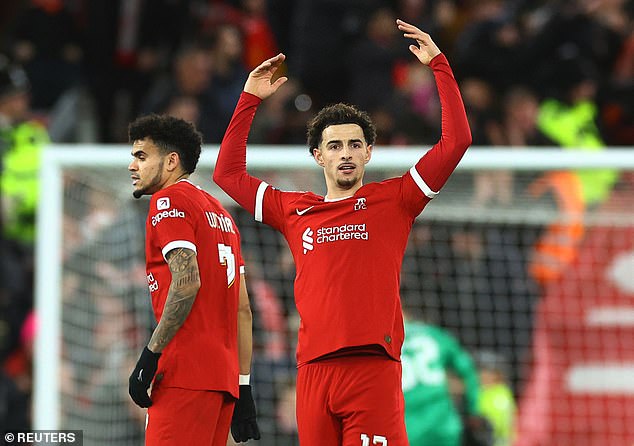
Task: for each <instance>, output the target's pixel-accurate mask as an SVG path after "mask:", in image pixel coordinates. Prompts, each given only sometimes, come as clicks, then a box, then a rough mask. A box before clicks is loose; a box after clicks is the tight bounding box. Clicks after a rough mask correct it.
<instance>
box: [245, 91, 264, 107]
mask: <svg viewBox="0 0 634 446" xmlns="http://www.w3.org/2000/svg"><path fill="white" fill-rule="evenodd" d="M240 99H242V100H243V101H244V102H245V103H246V104H247V105H249V106H251V105H260V102H262V99H260V98H259V97H257V96H256V95H254V94H251V93H247V92H246V91H243V92H242V94H240Z"/></svg>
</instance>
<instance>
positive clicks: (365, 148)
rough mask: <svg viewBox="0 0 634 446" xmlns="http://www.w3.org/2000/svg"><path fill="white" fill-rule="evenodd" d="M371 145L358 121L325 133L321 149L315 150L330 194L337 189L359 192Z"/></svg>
mask: <svg viewBox="0 0 634 446" xmlns="http://www.w3.org/2000/svg"><path fill="white" fill-rule="evenodd" d="M371 155H372V146H369V145H368V144H367V143H366V141H365V137H364V136H363V130H362V129H361V127H359V126H358V125H357V124H338V125H331V126H329V127H326V128H325V129H324V131H323V132H322V138H321V143H320V145H319V148H317V149H315V150H314V157H315V160H316V161H317V164H319V165H320V166H322V167H323V168H324V174H325V176H326V185H327V186H328V195H329V196H331V198H335V197H332V194H333V193H334V192H336V191H344V192H352V193H354V192H356V190H357V189H358V188H360V187H361V186H362V185H363V174H364V172H365V165H366V164H367V162H368V161H370V157H371Z"/></svg>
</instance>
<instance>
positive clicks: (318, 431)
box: [213, 20, 471, 446]
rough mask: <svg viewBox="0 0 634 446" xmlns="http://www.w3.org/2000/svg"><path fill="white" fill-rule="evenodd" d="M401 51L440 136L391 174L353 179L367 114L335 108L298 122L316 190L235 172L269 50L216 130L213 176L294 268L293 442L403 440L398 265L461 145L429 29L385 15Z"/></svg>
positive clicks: (269, 87)
mask: <svg viewBox="0 0 634 446" xmlns="http://www.w3.org/2000/svg"><path fill="white" fill-rule="evenodd" d="M396 26H397V27H398V29H399V30H400V31H402V32H403V35H404V37H406V38H408V39H414V41H415V42H414V43H416V44H415V45H410V47H409V48H410V51H411V52H412V53H413V54H414V56H416V57H417V58H418V60H419V61H420V62H421V63H422V64H423V65H426V66H428V67H429V68H430V69H431V70H432V72H433V74H434V76H435V79H436V84H437V88H438V93H439V97H440V103H441V106H442V135H441V137H440V140H439V141H438V142H437V143H436V144H435V145H434V146H433V147H432V148H431V150H429V151H428V152H427V153H425V154H424V155H423V156H422V158H421V159H420V160H419V161H418V162H417V163H416V164H415V165H414V166H412V168H411V169H410V170H409V171H408V172H406V173H405V174H404V175H403V176H400V177H397V178H393V179H389V180H385V181H382V182H377V183H368V184H364V183H363V176H364V171H365V165H366V163H368V162H369V161H370V158H371V156H372V149H373V144H374V141H375V136H376V135H375V133H376V132H375V128H374V125H373V124H372V122H371V120H370V118H369V116H368V115H367V113H365V112H362V111H360V110H358V109H357V108H355V107H353V106H350V105H346V104H341V103H340V104H336V105H332V106H329V107H326V108H324V109H322V110H321V111H320V112H319V113H317V115H316V116H315V117H314V118H313V119H312V120H311V122H310V123H309V124H308V132H307V133H308V145H309V150H310V153H311V154H312V156H313V157H314V159H315V162H316V163H317V164H318V165H319V166H321V167H322V168H323V171H324V177H325V180H326V194H325V196H321V195H318V194H315V193H312V192H283V191H280V190H278V189H276V188H274V187H272V186H270V185H268V184H267V183H266V182H264V181H262V180H260V179H258V178H255V177H253V176H251V175H249V174H248V173H247V170H246V144H247V138H248V134H249V130H250V126H251V122H252V120H253V117H254V116H255V113H256V110H257V108H258V105H259V104H260V102H261V101H262V100H264V99H266V98H267V97H269V96H270V95H271V94H273V93H274V92H275V91H276V90H277V89H278V88H279V87H280V86H281V85H282V84H283V83H284V82H285V81H286V78H285V77H280V78H278V79H274V74H275V71H276V70H277V69H278V68H279V67H280V65H281V64H282V62H283V61H284V58H285V56H284V55H283V54H279V55H277V56H275V57H273V58H271V59H268V60H266V61H264V62H263V63H262V64H261V65H260V66H258V67H257V68H255V69H254V70H253V71H252V72H251V73H250V74H249V77H248V79H247V81H246V83H245V86H244V92H243V93H242V95H241V96H240V99H239V101H238V104H237V105H236V109H235V111H234V115H233V118H232V120H231V122H230V124H229V127H228V129H227V132H226V133H225V136H224V139H223V141H222V145H221V148H220V153H219V156H218V161H217V164H216V168H215V170H214V174H213V179H214V181H215V182H216V183H217V184H218V185H219V186H220V187H221V188H222V189H224V190H225V191H226V192H227V193H228V194H229V195H230V196H231V197H232V198H233V199H234V200H236V201H237V202H238V203H239V204H240V205H241V206H243V207H244V208H245V209H246V210H248V211H249V212H251V213H252V214H253V215H254V217H255V219H256V220H257V221H261V222H264V223H266V224H269V225H271V226H272V227H274V228H276V229H277V230H279V231H280V232H281V233H282V234H283V235H284V237H285V238H286V240H287V242H288V245H289V247H290V250H291V252H292V254H293V258H294V260H295V266H296V277H295V303H296V306H297V309H298V312H299V315H300V318H301V324H300V328H299V337H298V345H297V363H298V371H297V422H298V431H299V441H300V444H301V445H302V446H317V445H345V446H348V445H350V446H352V445H354V446H369V445H388V444H389V445H390V446H401V445H406V444H407V436H406V432H405V423H404V418H403V412H404V403H403V393H402V390H401V363H400V355H401V346H402V344H403V336H404V334H403V316H402V312H401V305H400V297H399V285H400V284H399V281H400V271H401V263H402V261H403V256H404V252H405V247H406V244H407V239H408V236H409V233H410V230H411V227H412V225H413V223H414V220H415V218H416V217H417V216H418V214H420V213H421V211H422V210H423V208H424V207H425V206H426V205H427V203H429V201H430V200H431V199H432V198H434V197H435V196H436V194H437V193H438V191H439V190H440V189H441V187H442V186H443V185H444V184H445V182H446V181H447V179H448V178H449V176H450V175H451V173H452V172H453V171H454V169H455V168H456V166H457V165H458V163H459V161H460V159H461V158H462V156H463V154H464V153H465V151H466V149H467V147H468V146H469V145H470V144H471V132H470V129H469V125H468V123H467V118H466V115H465V110H464V105H463V102H462V98H461V96H460V92H459V90H458V85H457V83H456V80H455V79H454V76H453V73H452V71H451V68H450V67H449V64H448V62H447V59H446V58H445V56H444V55H443V54H442V53H441V51H440V50H439V49H438V47H437V46H436V44H435V43H434V42H433V41H432V39H431V38H430V36H429V35H428V34H426V33H424V32H423V31H421V30H420V29H418V28H417V27H415V26H413V25H411V24H408V23H406V22H403V21H401V20H398V21H397V24H396Z"/></svg>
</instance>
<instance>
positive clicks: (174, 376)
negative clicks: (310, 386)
mask: <svg viewBox="0 0 634 446" xmlns="http://www.w3.org/2000/svg"><path fill="white" fill-rule="evenodd" d="M129 137H130V142H132V162H131V163H130V165H129V166H128V170H129V171H130V173H131V177H132V185H133V187H134V192H133V195H134V196H135V197H136V198H139V197H141V196H142V195H152V198H151V200H150V209H149V212H148V217H147V220H146V225H145V230H146V239H145V256H146V272H147V280H148V287H149V289H150V294H151V298H152V308H153V310H154V315H155V317H156V320H157V321H158V325H157V326H156V328H155V330H154V332H153V333H152V336H151V338H150V341H149V342H148V344H147V346H146V347H144V349H143V352H142V353H141V356H140V358H139V360H138V362H137V364H136V367H135V369H134V371H133V372H132V374H131V375H130V379H129V393H130V396H131V397H132V399H133V400H134V402H135V403H136V404H138V405H139V406H141V407H148V408H149V409H148V414H147V425H146V435H145V437H146V438H145V444H146V445H150V446H160V445H166V446H167V445H170V446H173V445H187V446H189V445H193V444H196V445H207V446H225V445H226V442H227V437H228V435H229V429H231V432H232V434H233V437H234V439H235V440H236V441H238V442H244V441H247V440H248V439H250V438H255V439H258V438H259V437H260V434H259V430H258V426H257V423H256V418H255V405H254V403H253V397H252V395H251V388H250V385H249V374H250V367H251V346H252V338H251V323H252V322H251V321H252V316H251V307H250V304H249V296H248V294H247V291H246V285H245V279H244V262H243V260H242V253H241V249H240V233H239V232H238V228H237V227H236V224H235V222H234V221H233V219H232V218H231V216H230V215H229V213H228V212H227V211H226V210H225V209H224V208H223V206H222V205H221V204H220V202H219V201H218V200H216V199H215V198H214V197H212V196H211V195H210V194H208V193H207V192H205V191H203V190H202V189H201V188H199V187H198V186H196V185H194V184H193V183H192V182H191V181H189V179H188V178H189V175H190V174H191V173H192V172H194V170H195V169H196V164H197V163H198V159H199V157H200V152H201V145H202V138H201V135H200V133H199V132H198V131H197V130H196V129H195V128H194V126H193V125H192V124H190V123H189V122H186V121H184V120H182V119H177V118H173V117H170V116H159V115H149V116H144V117H141V118H139V119H137V120H135V121H134V122H132V123H131V124H130V126H129ZM151 384H152V395H151V398H150V397H149V396H148V389H149V387H150V385H151Z"/></svg>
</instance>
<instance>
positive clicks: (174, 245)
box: [161, 240, 196, 261]
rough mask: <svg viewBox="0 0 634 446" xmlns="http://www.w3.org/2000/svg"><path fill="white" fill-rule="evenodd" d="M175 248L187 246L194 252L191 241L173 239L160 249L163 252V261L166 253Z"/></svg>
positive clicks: (194, 247)
mask: <svg viewBox="0 0 634 446" xmlns="http://www.w3.org/2000/svg"><path fill="white" fill-rule="evenodd" d="M176 248H187V249H191V250H192V251H194V252H196V245H194V244H193V243H192V242H188V241H187V240H174V241H173V242H169V243H168V244H167V245H165V247H164V248H163V250H162V251H161V252H162V253H163V258H164V259H165V261H167V253H168V252H170V251H171V250H172V249H176Z"/></svg>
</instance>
